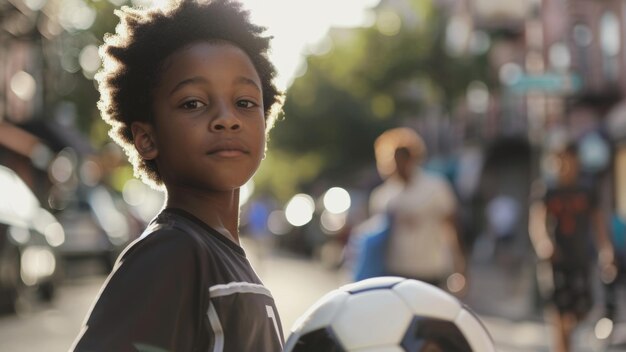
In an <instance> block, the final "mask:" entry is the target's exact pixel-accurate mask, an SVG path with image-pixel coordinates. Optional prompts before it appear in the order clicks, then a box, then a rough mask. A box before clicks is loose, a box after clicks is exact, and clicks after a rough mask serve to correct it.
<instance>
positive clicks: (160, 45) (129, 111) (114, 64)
mask: <svg viewBox="0 0 626 352" xmlns="http://www.w3.org/2000/svg"><path fill="white" fill-rule="evenodd" d="M115 14H116V15H117V16H118V17H119V18H120V23H119V24H118V26H117V27H116V31H115V32H116V33H115V34H111V33H107V34H106V35H105V36H104V44H103V45H102V46H101V47H100V56H101V57H102V62H103V67H102V69H101V70H100V71H99V72H98V74H97V75H96V80H97V83H98V90H99V91H100V101H99V102H98V108H99V110H100V112H101V114H102V118H103V119H104V121H106V122H107V123H108V124H109V125H111V129H110V131H109V135H110V136H111V138H113V140H114V141H115V142H117V143H118V144H119V145H120V146H121V147H122V148H123V149H124V151H125V152H126V155H127V156H128V159H129V161H130V163H131V164H132V165H133V169H134V173H135V176H136V177H138V178H140V179H141V180H142V181H143V182H144V183H146V184H148V185H150V186H152V187H153V188H157V189H158V188H160V187H161V186H162V184H163V182H162V179H161V176H160V174H159V171H158V169H157V166H156V163H155V162H154V161H153V160H144V159H142V158H141V157H140V155H139V153H138V152H137V150H136V149H135V146H134V144H133V135H132V132H131V124H132V123H133V122H135V121H143V122H152V121H154V120H153V111H152V92H153V89H154V87H155V86H156V84H157V83H158V80H159V78H160V77H159V72H160V70H161V69H162V68H163V66H164V64H165V61H166V58H167V57H168V56H169V55H171V54H172V53H174V52H175V51H176V50H178V49H180V48H182V47H184V46H186V45H188V44H190V43H193V42H197V41H228V42H231V43H233V44H235V45H236V46H238V47H239V48H241V49H242V50H243V51H244V52H246V54H247V55H248V56H249V57H250V59H251V61H252V63H253V65H254V67H255V68H256V70H257V72H258V74H259V77H260V78H261V85H262V89H263V106H264V114H265V120H266V126H267V127H266V133H267V132H269V130H270V129H271V127H272V126H273V123H274V120H275V117H276V115H277V114H278V112H279V111H280V109H281V106H282V98H283V95H282V92H279V91H278V89H277V88H276V86H275V85H274V83H273V79H274V77H275V76H276V69H275V67H274V66H273V64H272V63H271V62H270V61H269V58H268V52H269V45H270V39H271V37H268V36H264V35H263V33H264V32H265V28H264V27H260V26H257V25H255V24H252V23H251V22H250V20H249V13H248V12H247V11H246V10H244V9H242V6H241V4H240V3H239V2H236V1H232V0H178V1H174V2H171V3H170V4H169V5H168V6H167V7H162V8H154V9H139V8H131V7H122V8H121V9H120V10H116V12H115Z"/></svg>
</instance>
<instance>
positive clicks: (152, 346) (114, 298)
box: [75, 230, 203, 352]
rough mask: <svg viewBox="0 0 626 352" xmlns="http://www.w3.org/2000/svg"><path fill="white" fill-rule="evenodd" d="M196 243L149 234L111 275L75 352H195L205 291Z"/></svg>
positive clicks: (185, 238) (164, 234) (183, 236)
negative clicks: (199, 314) (203, 291)
mask: <svg viewBox="0 0 626 352" xmlns="http://www.w3.org/2000/svg"><path fill="white" fill-rule="evenodd" d="M196 253H197V252H196V248H195V246H194V242H193V240H192V239H191V238H190V237H189V236H187V235H186V234H184V233H182V232H178V231H174V230H159V231H156V232H154V233H151V234H150V235H148V237H147V238H144V239H143V240H141V241H140V242H138V243H135V245H134V247H132V248H131V250H130V251H128V252H127V254H126V255H125V257H124V258H123V260H122V261H120V264H118V266H116V268H115V270H114V272H113V273H112V274H111V275H110V276H109V278H108V279H107V282H106V283H105V285H104V287H103V289H102V291H101V293H100V296H99V298H98V299H97V301H96V304H95V305H94V307H93V309H92V311H91V314H90V315H89V317H88V320H87V321H86V324H85V326H84V328H83V333H82V336H79V338H78V341H77V344H76V347H75V351H81V352H82V351H90V352H91V351H119V352H125V351H193V346H194V341H195V339H196V335H197V332H198V328H199V324H200V319H198V314H197V313H198V312H202V311H203V308H202V300H203V297H202V290H200V287H201V283H200V279H199V277H200V276H199V275H198V259H197V257H198V256H197V254H196Z"/></svg>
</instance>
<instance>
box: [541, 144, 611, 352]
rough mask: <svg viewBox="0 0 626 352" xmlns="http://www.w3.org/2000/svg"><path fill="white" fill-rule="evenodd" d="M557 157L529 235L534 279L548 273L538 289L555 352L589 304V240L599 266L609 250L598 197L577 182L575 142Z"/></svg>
mask: <svg viewBox="0 0 626 352" xmlns="http://www.w3.org/2000/svg"><path fill="white" fill-rule="evenodd" d="M556 157H557V163H558V172H557V177H556V182H555V184H553V185H549V186H548V187H546V189H545V191H543V192H541V194H540V195H535V199H534V200H533V202H532V204H531V209H530V224H529V231H530V236H531V242H532V244H533V247H534V249H535V252H536V254H537V256H538V258H539V264H540V266H539V267H538V275H543V274H545V273H546V269H547V272H548V275H549V280H546V281H540V285H542V286H543V287H540V288H542V291H543V292H544V293H547V294H546V296H547V297H546V299H547V304H546V315H547V317H548V318H549V319H551V320H552V322H553V324H554V326H555V328H554V329H553V331H554V334H555V335H554V351H556V352H567V351H571V335H572V332H573V330H574V329H575V328H576V327H577V326H578V324H579V323H580V322H581V321H582V320H583V319H584V318H585V317H586V316H587V314H588V313H589V311H590V309H591V307H592V306H593V297H592V282H591V280H590V277H591V269H592V263H593V261H594V257H593V248H594V245H593V240H595V248H597V250H598V253H599V255H598V264H599V265H600V267H601V268H608V267H610V266H612V263H613V249H612V246H611V242H610V237H609V235H608V224H607V221H608V218H606V217H605V214H604V213H603V211H602V210H601V208H600V206H599V204H598V199H597V198H598V197H597V196H596V194H595V192H594V190H593V189H592V188H591V187H588V186H586V185H584V184H582V182H581V178H580V162H579V158H578V148H577V146H576V144H575V143H570V144H568V145H567V146H566V147H565V148H563V149H562V150H560V151H558V152H557V153H556ZM550 272H551V274H550ZM544 276H545V275H544ZM546 286H549V287H546Z"/></svg>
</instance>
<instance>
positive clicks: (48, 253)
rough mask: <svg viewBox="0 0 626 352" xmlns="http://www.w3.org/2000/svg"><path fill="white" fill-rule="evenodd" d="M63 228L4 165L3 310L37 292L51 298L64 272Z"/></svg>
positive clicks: (0, 187)
mask: <svg viewBox="0 0 626 352" xmlns="http://www.w3.org/2000/svg"><path fill="white" fill-rule="evenodd" d="M64 241H65V234H64V231H63V227H62V226H61V224H60V223H59V222H58V221H57V220H56V218H55V217H54V216H53V215H52V214H51V213H50V212H48V211H47V210H45V209H43V208H42V207H41V204H40V203H39V201H38V200H37V197H35V195H34V194H33V192H32V191H31V190H30V188H29V187H28V186H27V185H26V184H25V183H24V181H22V179H21V178H20V177H19V176H18V175H17V174H16V173H15V172H14V171H13V170H11V169H9V168H7V167H5V166H2V165H0V310H3V311H14V310H15V309H16V306H17V304H18V302H19V301H20V300H22V299H27V297H28V296H32V293H36V294H37V295H38V296H39V298H41V299H44V300H51V299H52V298H53V295H54V290H55V286H56V283H57V281H58V279H59V278H60V276H59V274H60V273H61V268H60V267H59V266H60V261H59V260H58V254H57V248H58V247H59V246H60V245H62V244H63V242H64Z"/></svg>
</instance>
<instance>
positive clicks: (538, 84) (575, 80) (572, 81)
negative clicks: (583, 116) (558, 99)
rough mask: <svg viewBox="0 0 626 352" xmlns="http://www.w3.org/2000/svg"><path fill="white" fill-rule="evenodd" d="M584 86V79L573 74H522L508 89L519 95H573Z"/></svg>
mask: <svg viewBox="0 0 626 352" xmlns="http://www.w3.org/2000/svg"><path fill="white" fill-rule="evenodd" d="M582 86H583V82H582V78H581V77H580V76H579V75H577V74H573V73H567V74H562V73H544V74H541V75H528V74H522V75H521V76H520V77H519V78H518V79H516V80H515V81H514V82H512V83H511V84H510V85H509V86H508V88H509V90H510V91H512V92H514V93H518V94H526V93H528V92H543V93H547V94H560V93H573V92H576V91H579V90H580V89H581V88H582Z"/></svg>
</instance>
